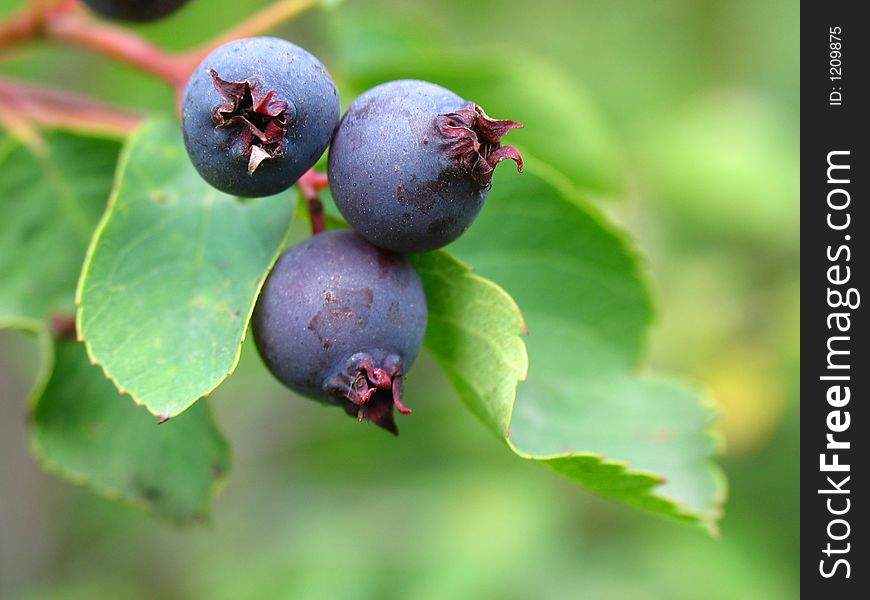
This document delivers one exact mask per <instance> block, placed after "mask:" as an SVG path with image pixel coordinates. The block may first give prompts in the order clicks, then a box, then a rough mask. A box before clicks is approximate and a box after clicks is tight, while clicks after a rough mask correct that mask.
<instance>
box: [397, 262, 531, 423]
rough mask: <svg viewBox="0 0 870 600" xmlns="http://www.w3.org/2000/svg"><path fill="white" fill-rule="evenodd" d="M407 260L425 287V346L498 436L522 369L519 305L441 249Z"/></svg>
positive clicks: (524, 362) (524, 363)
mask: <svg viewBox="0 0 870 600" xmlns="http://www.w3.org/2000/svg"><path fill="white" fill-rule="evenodd" d="M411 259H412V260H413V262H414V266H415V267H416V269H417V272H418V273H419V274H420V277H421V278H422V280H423V285H424V286H425V289H426V303H427V304H428V307H429V323H428V326H427V329H426V342H425V343H426V347H427V348H428V349H429V351H430V352H432V354H434V355H435V357H436V358H437V359H438V362H439V363H440V364H441V365H442V366H443V367H444V369H445V370H446V371H447V372H448V374H449V375H450V378H451V380H452V382H453V384H454V385H455V386H456V387H457V389H459V390H460V392H462V394H461V395H462V398H463V399H464V400H465V401H466V403H467V404H468V407H469V408H470V409H471V410H472V412H474V413H475V414H476V415H477V416H478V417H480V419H481V420H482V421H483V422H484V423H485V424H486V425H487V426H488V427H489V428H490V429H491V430H492V431H493V432H494V433H495V434H496V435H501V436H504V435H505V434H506V433H507V431H508V428H509V426H510V420H511V412H512V411H513V402H514V395H515V393H516V386H517V382H519V381H521V380H523V379H525V377H526V371H527V370H528V358H527V356H526V347H525V345H524V344H523V340H522V338H520V334H521V333H522V332H523V331H524V329H525V324H524V323H523V317H522V314H520V309H519V308H518V307H517V305H516V303H514V301H513V299H512V298H511V297H510V296H508V294H507V293H506V292H505V291H504V290H502V289H501V288H500V287H498V286H497V285H495V284H494V283H492V282H491V281H488V280H486V279H484V278H482V277H479V276H477V275H475V274H474V273H472V272H471V271H470V269H469V268H468V267H467V266H465V265H463V264H462V263H461V262H459V261H458V260H456V259H455V258H454V257H452V256H451V255H449V254H448V253H446V252H432V253H429V254H416V255H412V257H411ZM481 357H485V360H480V359H481Z"/></svg>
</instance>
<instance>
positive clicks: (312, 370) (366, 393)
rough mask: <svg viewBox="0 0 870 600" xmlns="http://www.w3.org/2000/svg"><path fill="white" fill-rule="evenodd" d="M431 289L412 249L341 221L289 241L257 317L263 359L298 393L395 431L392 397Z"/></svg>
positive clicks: (397, 400) (413, 352)
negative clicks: (340, 226)
mask: <svg viewBox="0 0 870 600" xmlns="http://www.w3.org/2000/svg"><path fill="white" fill-rule="evenodd" d="M427 315H428V313H427V309H426V298H425V296H424V294H423V286H422V283H421V282H420V277H419V275H417V272H416V271H415V270H414V267H413V266H412V265H411V263H409V262H408V260H407V259H406V258H404V257H403V256H400V255H398V254H394V253H392V252H389V251H387V250H383V249H381V248H377V247H376V246H373V245H371V244H369V243H368V242H367V241H366V240H365V239H363V238H362V237H361V236H359V235H358V234H357V233H355V232H353V231H351V230H349V229H345V230H340V231H327V232H324V233H320V234H317V235H315V236H313V237H311V238H308V239H307V240H306V241H304V242H302V243H301V244H299V245H297V246H294V247H293V248H291V249H290V250H287V251H286V252H285V253H284V254H283V255H282V256H281V258H279V259H278V262H277V263H276V264H275V267H274V268H273V269H272V272H271V273H270V274H269V277H268V279H267V280H266V283H265V285H264V286H263V290H262V292H261V293H260V297H259V299H258V300H257V306H256V308H255V309H254V315H253V319H252V327H253V332H254V341H255V342H256V345H257V349H258V350H259V352H260V356H261V357H262V358H263V361H264V362H265V363H266V366H267V367H268V368H269V370H270V371H271V372H272V374H274V375H275V377H277V378H278V379H279V380H280V381H281V382H282V383H284V384H285V385H286V386H288V387H290V388H291V389H293V390H295V391H297V392H299V393H300V394H302V395H304V396H307V397H309V398H312V399H314V400H318V401H320V402H324V403H327V404H336V405H339V406H342V407H343V408H344V409H345V411H346V412H347V413H348V414H349V415H351V416H353V417H356V418H358V419H359V420H360V421H362V420H364V419H368V420H369V421H372V422H373V423H375V424H377V425H379V426H380V427H383V428H384V429H386V430H388V431H390V432H392V433H394V434H398V429H397V428H396V423H395V420H394V419H393V406H395V407H396V408H397V409H398V410H399V412H401V413H403V414H407V413H410V412H411V411H410V410H408V409H407V408H406V407H405V406H404V404H402V380H403V378H404V376H405V373H407V371H408V369H409V368H410V367H411V365H412V364H413V362H414V360H415V359H416V358H417V354H418V353H419V352H420V346H421V344H422V343H423V334H424V333H425V331H426V319H427Z"/></svg>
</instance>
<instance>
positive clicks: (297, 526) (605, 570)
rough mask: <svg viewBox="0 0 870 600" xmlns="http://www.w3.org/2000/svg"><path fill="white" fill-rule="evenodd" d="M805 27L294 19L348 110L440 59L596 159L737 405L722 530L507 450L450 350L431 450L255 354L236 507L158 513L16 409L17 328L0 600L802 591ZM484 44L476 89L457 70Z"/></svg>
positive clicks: (601, 186) (591, 19)
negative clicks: (197, 520) (33, 431)
mask: <svg viewBox="0 0 870 600" xmlns="http://www.w3.org/2000/svg"><path fill="white" fill-rule="evenodd" d="M266 3H267V0H250V1H249V2H244V3H240V2H231V1H230V0H193V1H192V2H191V4H190V6H189V7H188V8H187V9H185V10H184V11H183V12H182V13H181V14H179V15H178V16H177V17H176V18H173V19H171V20H169V21H167V22H163V23H159V24H155V25H150V26H143V27H140V28H139V30H140V31H141V32H142V33H143V34H145V35H148V36H150V37H152V38H153V39H154V40H156V41H158V42H159V43H161V44H164V45H166V46H168V47H171V48H176V49H182V48H186V47H189V46H191V45H194V44H196V43H198V42H201V41H203V40H205V39H207V38H208V37H210V36H211V35H212V34H214V32H216V31H219V30H221V29H224V28H225V27H226V26H228V25H230V24H232V23H233V22H234V21H236V20H238V19H239V18H240V17H241V16H243V15H244V14H245V13H247V12H248V11H250V10H251V7H252V6H260V5H264V4H266ZM18 4H20V2H19V1H18V0H0V14H4V13H8V12H9V11H10V10H11V9H12V8H14V6H17V5H18ZM798 24H799V4H798V2H796V1H794V0H774V1H772V2H767V3H756V2H750V1H749V0H734V1H726V0H701V1H696V0H663V1H662V2H636V1H631V0H614V1H612V2H608V3H599V2H589V1H585V0H584V1H580V2H569V1H560V0H539V1H538V2H535V3H534V5H529V4H528V3H523V2H519V1H518V0H482V1H478V2H474V3H470V2H467V1H463V0H439V1H438V2H435V1H434V0H431V1H429V0H427V1H423V0H421V1H419V2H408V3H401V4H399V3H395V2H387V1H386V0H370V1H365V2H364V1H363V0H347V1H346V2H344V3H343V4H341V5H340V6H338V7H336V8H335V9H332V10H329V11H323V12H313V13H309V14H306V15H304V16H302V17H300V18H299V19H298V20H297V21H295V22H294V23H292V24H290V25H288V26H286V27H284V28H282V29H281V30H280V31H279V32H278V33H279V34H280V35H284V36H286V37H288V38H289V39H292V40H293V41H296V42H297V43H299V44H301V45H303V46H305V47H307V48H309V49H310V50H312V51H313V52H315V53H316V54H317V55H318V56H320V57H321V58H322V59H323V60H324V62H325V63H326V64H327V66H328V67H329V68H330V70H331V71H332V72H333V74H334V75H336V77H337V79H338V80H339V87H340V89H341V90H342V91H343V98H342V100H343V103H344V104H345V105H346V104H347V103H348V102H349V101H350V100H351V99H352V94H351V93H350V90H355V91H361V89H360V87H361V86H364V85H368V84H369V83H370V82H374V81H375V79H376V78H378V77H381V76H384V77H386V76H389V77H395V76H403V77H425V76H429V75H428V74H430V73H433V74H442V75H443V76H444V77H445V78H449V81H444V83H449V85H452V86H454V88H455V91H456V92H457V93H459V94H461V95H465V96H469V97H470V96H471V95H472V94H479V95H481V96H484V95H485V96H486V99H484V97H480V98H475V99H476V100H478V101H480V102H481V103H482V104H483V105H484V106H485V107H486V108H487V110H488V111H489V112H490V114H492V115H494V116H496V117H507V118H514V119H517V120H520V121H524V120H525V121H526V122H527V126H528V128H527V129H526V130H525V131H521V132H518V133H517V136H518V138H519V137H523V136H525V138H524V139H522V140H521V141H519V142H518V143H521V144H526V145H536V146H537V148H538V149H540V150H538V149H536V150H535V152H533V154H541V153H545V152H548V151H549V152H553V153H554V155H558V154H559V153H561V152H566V151H569V150H566V149H570V148H573V147H575V144H576V148H577V149H578V150H577V151H578V153H585V156H587V157H588V161H589V162H588V163H584V165H581V167H579V168H578V170H577V171H576V172H572V173H571V175H572V177H571V180H572V182H573V184H574V185H576V186H577V188H578V189H580V190H582V191H583V192H585V193H587V194H588V195H590V196H593V197H594V198H598V199H600V200H601V202H602V207H603V208H604V210H606V211H607V213H608V214H609V215H610V216H611V217H613V218H615V219H617V220H618V221H619V222H620V223H622V224H623V225H624V226H625V227H627V228H628V229H630V230H631V231H632V233H633V234H635V235H636V236H638V237H639V239H640V243H641V245H642V247H643V250H644V252H645V253H646V254H647V256H648V257H649V268H650V270H651V271H652V279H653V281H655V285H656V288H657V289H658V296H659V298H658V313H659V315H660V321H659V323H658V325H657V327H656V328H655V329H654V332H653V334H652V336H651V338H650V346H651V349H652V358H651V361H650V362H651V363H652V365H653V366H656V367H664V368H667V369H669V370H674V371H677V372H682V373H690V374H691V375H693V376H694V377H695V378H696V379H697V380H698V381H700V382H703V383H704V384H705V385H707V386H709V387H710V388H711V391H712V393H713V395H714V397H715V398H716V400H717V401H718V402H719V404H720V410H721V411H722V413H723V414H724V416H725V419H724V420H723V423H722V426H723V434H724V438H725V442H726V447H727V452H728V454H727V456H726V462H725V469H726V472H727V474H728V477H729V481H730V486H731V491H730V498H731V499H730V502H729V505H728V512H727V514H726V517H725V519H724V520H723V521H722V523H721V529H722V538H721V540H718V541H716V540H710V539H706V538H705V537H704V536H703V535H701V534H699V533H697V532H696V531H695V530H692V529H689V528H680V527H676V526H674V525H673V524H672V523H670V522H664V521H658V520H655V519H653V518H650V517H648V516H646V515H643V514H640V513H636V512H634V511H632V510H630V509H627V508H624V507H622V506H619V505H615V504H613V503H610V502H605V501H601V500H600V499H598V498H596V497H594V496H591V495H590V494H588V493H586V492H583V491H582V490H579V489H577V488H576V487H575V486H574V485H572V484H571V483H570V482H567V481H562V480H559V479H555V478H553V477H551V476H550V475H549V474H548V473H546V472H544V471H543V470H540V469H535V468H533V467H531V466H525V465H524V464H523V463H522V462H521V461H517V460H516V459H514V458H513V457H511V456H510V455H507V454H506V453H504V452H503V450H502V448H501V447H500V445H499V444H498V443H497V442H496V441H495V440H494V439H492V437H491V436H489V435H488V434H487V432H486V431H484V430H483V429H482V428H480V427H479V425H478V423H477V422H475V420H474V418H473V417H472V416H471V415H469V414H468V413H467V411H464V410H462V409H461V406H460V400H459V399H458V398H456V397H454V395H453V394H452V392H450V391H449V386H448V384H447V381H446V379H445V377H444V375H443V374H442V373H441V371H440V370H439V368H438V367H437V366H436V365H435V364H434V362H432V361H431V359H428V358H426V357H424V358H423V359H422V361H421V362H420V363H419V364H418V365H417V366H416V368H415V372H414V377H413V378H412V379H410V380H409V382H408V390H407V394H408V397H414V398H417V399H418V400H417V401H416V402H415V403H414V406H413V408H414V418H413V419H406V420H405V421H404V422H403V430H402V440H408V439H410V440H413V441H414V442H413V443H402V442H401V441H400V442H399V443H396V441H395V440H392V439H387V437H386V436H378V435H371V433H372V432H371V431H369V430H367V429H366V428H362V427H359V426H358V424H356V423H354V422H353V421H352V420H350V419H341V418H337V415H336V414H335V413H334V412H333V411H329V410H327V409H323V408H321V407H319V406H316V405H314V404H313V403H308V402H300V401H296V400H294V399H292V398H288V397H287V396H288V394H287V393H286V392H285V390H283V389H282V388H281V387H280V386H278V385H277V384H276V383H274V382H273V381H271V380H270V379H269V378H268V377H266V376H265V375H264V372H263V369H262V366H261V365H260V363H259V360H258V359H257V358H256V356H253V355H251V354H250V349H248V350H247V351H246V353H245V354H244V355H243V358H242V363H241V364H240V367H239V370H238V372H237V374H236V375H235V376H234V377H233V378H231V379H230V380H229V381H228V382H227V384H226V385H225V386H224V387H222V388H221V389H220V390H219V391H218V392H217V393H215V394H214V396H213V405H214V408H215V412H216V413H217V417H218V420H219V421H220V422H221V423H222V425H223V427H224V428H225V430H226V433H227V437H228V438H229V439H230V441H231V443H232V445H233V448H234V454H235V456H234V461H233V462H234V475H233V478H232V479H231V480H230V482H229V484H228V485H227V487H226V489H225V490H224V492H223V494H222V495H221V496H219V497H218V499H217V501H216V503H215V507H214V523H215V525H214V526H213V527H212V528H199V529H193V530H187V531H175V530H171V529H166V528H159V527H155V526H154V523H153V521H150V520H149V519H148V518H147V517H145V516H143V515H140V514H138V513H135V512H133V511H130V510H128V509H126V508H125V507H123V506H119V505H115V504H111V503H109V502H106V501H102V500H95V499H94V497H93V496H91V495H90V494H88V493H87V492H86V491H84V490H81V489H79V488H75V487H71V486H67V485H65V484H63V483H62V482H58V481H56V480H53V479H51V478H48V477H46V476H44V475H43V474H41V473H40V472H39V471H38V470H37V468H36V467H35V465H34V463H33V462H32V460H31V459H30V458H29V457H28V456H27V450H26V449H27V442H26V439H25V435H24V431H23V430H22V428H21V425H20V424H21V422H22V415H23V414H24V411H25V401H24V398H25V397H26V395H27V387H28V385H29V382H31V381H32V380H33V379H35V365H36V364H37V360H36V355H35V353H36V350H35V344H33V342H30V345H28V343H27V342H26V340H22V339H21V338H20V336H19V335H18V334H12V333H0V597H3V598H4V599H5V598H7V597H9V598H14V599H18V598H27V599H31V598H34V599H35V598H61V599H66V598H95V597H107V598H121V599H124V598H153V597H161V598H170V599H172V598H200V597H209V598H239V597H268V598H295V597H340V598H409V597H412V598H439V599H440V598H481V597H493V596H500V597H503V598H508V599H510V598H528V597H542V598H576V597H590V598H603V599H609V598H613V599H619V600H623V599H626V600H632V599H635V598H637V599H646V598H656V599H658V598H668V599H683V598H685V599H686V600H690V599H691V600H694V599H696V598H705V599H707V598H709V599H717V598H722V599H731V598H735V597H748V598H765V599H768V598H770V599H776V598H794V597H796V596H797V595H798V589H799V588H798V567H797V553H798V548H799V542H798V533H799V529H798V522H799V504H798V500H797V486H798V481H799V479H798V463H797V460H796V459H795V457H796V456H797V448H798V425H799V420H798V416H797V405H798V389H797V386H796V383H794V382H796V380H797V374H798V364H799V361H798V359H799V354H798V347H799V343H798V342H799V333H798V328H799V320H798V306H799V305H798V289H799V278H798V265H799V261H798V250H799V249H798V237H797V233H796V225H797V219H798V209H797V188H796V182H797V166H798V158H799V137H798V123H799V107H800V102H799V95H798V84H799V59H798V44H799V36H798ZM179 31H183V32H184V35H179V34H178V32H179ZM367 57H377V64H376V65H375V64H372V63H371V62H370V60H371V61H373V60H375V59H369V58H367ZM442 57H446V58H445V59H444V62H443V63H442ZM4 59H5V60H4V62H2V63H0V75H14V76H18V77H22V78H25V79H28V80H47V81H50V82H52V83H54V84H56V85H61V86H63V87H67V88H71V89H80V90H83V91H87V92H91V93H94V94H96V95H100V96H102V97H105V98H107V99H110V100H113V101H116V102H119V103H123V104H125V105H128V106H131V107H134V108H135V107H138V108H144V109H148V110H158V111H163V112H167V113H168V112H170V111H172V109H173V99H172V94H171V92H170V91H169V90H167V89H166V88H165V87H164V86H163V85H162V84H160V83H159V82H155V81H153V80H151V79H149V78H147V77H145V76H142V75H140V74H138V73H135V72H134V71H132V70H131V69H129V68H127V67H124V66H118V65H114V64H110V63H107V62H105V61H102V60H99V59H95V58H93V57H92V56H90V55H88V54H87V53H86V52H83V51H77V50H70V49H68V48H64V47H59V46H55V45H49V46H45V47H37V46H32V47H29V48H26V49H24V50H22V51H20V52H16V53H15V54H14V55H12V56H8V57H4ZM463 61H465V62H467V64H468V65H469V69H471V70H472V72H474V71H475V70H478V72H481V73H482V75H481V78H480V79H479V80H478V79H475V80H466V81H463V80H462V79H461V78H460V77H459V76H458V75H457V76H456V78H453V77H450V73H449V72H448V71H449V68H450V65H452V64H456V63H457V62H463ZM512 63H513V64H515V65H517V69H518V71H519V72H516V73H513V72H510V71H509V70H506V69H505V67H503V66H501V65H504V64H512ZM494 64H498V65H499V66H498V67H489V65H494ZM535 65H540V72H538V70H537V67H536V66H535ZM492 69H494V71H493V70H492ZM486 73H495V74H496V75H492V77H493V78H497V79H498V81H493V80H488V79H487V77H486V76H485V75H486ZM431 76H432V77H436V76H439V77H440V76H441V75H431ZM502 77H506V79H502ZM487 81H492V84H491V85H492V86H494V87H493V90H494V91H493V92H492V94H491V95H492V98H490V97H489V95H488V92H487V88H488V86H489V85H490V84H488V83H487ZM550 86H552V89H551V88H550ZM523 87H527V88H529V89H517V88H523ZM345 90H347V91H345ZM509 92H512V94H511V95H510V97H509V98H507V99H505V100H504V101H502V100H501V98H502V97H503V96H504V95H505V94H508V93H509ZM550 93H553V94H555V95H557V96H558V97H557V98H553V99H551V98H548V97H547V96H548V94H550ZM566 98H568V99H567V100H566ZM502 102H503V104H502ZM514 102H526V103H530V104H532V105H533V106H529V107H528V108H525V107H523V106H516V105H515V104H513V103H514ZM575 107H576V111H577V113H576V114H574V110H575ZM566 112H567V113H568V114H565V113H566ZM548 117H549V118H551V119H552V124H551V123H546V120H547V118H548ZM532 123H535V124H537V123H542V125H541V127H542V128H545V129H544V130H545V131H548V132H552V133H550V134H549V135H552V136H554V137H556V139H554V140H552V148H550V149H548V148H546V146H547V145H548V141H549V140H548V139H546V138H544V139H538V140H534V138H535V137H536V136H537V135H539V134H537V133H532V131H533V130H532V127H531V124H532ZM579 123H582V124H583V126H582V127H581V126H579V125H578V124H579ZM575 126H576V127H577V130H576V133H574V131H575V129H574V127H575ZM583 127H588V130H587V131H586V132H585V136H584V131H583ZM561 132H564V135H565V137H568V138H569V139H564V137H560V136H559V134H560V133H561ZM576 136H580V138H581V139H573V138H574V137H576ZM554 162H555V161H554ZM587 165H596V167H595V168H592V167H591V166H590V167H589V168H588V169H587V168H586V166H587ZM596 174H598V176H597V177H595V175H596ZM2 201H7V198H0V202H2ZM529 206H530V210H533V208H534V198H530V199H529ZM434 398H438V399H439V402H438V403H435V402H434V401H428V400H434ZM349 456H353V457H354V460H353V461H349V460H348V457H349ZM360 456H363V457H365V458H366V464H367V465H368V466H367V467H366V468H364V469H361V468H360V467H359V460H358V457H360ZM469 456H473V457H474V458H473V460H469V458H468V457H469Z"/></svg>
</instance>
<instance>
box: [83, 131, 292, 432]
mask: <svg viewBox="0 0 870 600" xmlns="http://www.w3.org/2000/svg"><path fill="white" fill-rule="evenodd" d="M165 122H166V119H154V120H151V121H148V122H146V123H145V124H143V125H142V126H141V127H139V129H137V130H136V131H135V132H134V133H133V134H131V135H130V137H129V138H128V139H127V141H126V142H125V144H124V147H123V148H122V149H121V154H120V156H119V158H118V165H117V167H116V169H115V177H114V181H113V183H112V192H111V194H110V196H109V201H108V203H107V204H106V210H105V212H103V215H102V217H100V221H99V223H98V224H97V227H96V229H95V230H94V235H93V237H91V241H90V243H89V244H88V249H87V252H86V253H85V260H84V263H83V265H82V270H81V273H80V274H79V279H78V283H77V284H76V297H75V303H76V335H77V336H78V339H79V341H82V342H84V344H85V349H86V350H87V354H88V359H89V360H90V361H91V362H92V363H93V364H95V365H99V366H100V368H101V369H102V371H103V374H104V375H105V376H106V378H107V379H108V380H109V381H111V382H112V384H113V385H114V386H115V387H116V388H117V389H118V391H119V392H120V393H122V394H126V395H129V396H130V398H131V399H132V400H133V402H134V403H135V404H136V406H144V407H145V408H146V409H147V410H148V412H150V413H151V414H152V415H154V416H155V417H157V418H158V419H167V418H168V419H171V418H174V417H177V416H178V415H180V414H181V413H183V412H184V411H186V410H187V409H188V408H190V407H191V406H193V405H194V404H195V403H196V402H197V401H198V400H200V399H201V398H205V397H208V396H209V395H210V394H211V393H212V392H213V391H215V390H216V389H217V388H218V387H220V385H221V384H222V383H223V382H224V381H226V380H227V378H228V377H230V375H232V374H233V373H234V372H235V370H236V367H238V365H239V361H240V360H241V357H242V344H244V342H245V339H246V338H247V333H248V323H250V321H251V316H252V315H253V314H254V307H255V305H256V301H257V298H258V297H259V296H260V292H261V291H262V289H263V286H264V285H265V283H266V276H267V275H268V274H269V272H270V271H271V270H272V267H273V266H274V265H275V262H276V261H277V260H278V258H279V257H280V255H281V251H282V249H283V247H284V246H285V244H286V243H287V239H288V236H289V235H290V228H291V225H292V221H293V219H294V218H295V215H291V217H290V221H291V223H290V224H288V227H287V230H286V231H285V232H284V236H283V237H282V239H281V242H280V243H279V244H278V247H277V250H276V252H275V255H274V256H273V257H272V260H271V261H270V262H269V266H268V268H267V269H266V271H265V272H264V273H263V276H262V277H260V278H259V280H258V281H257V286H256V290H255V293H254V297H253V301H252V302H251V304H250V306H249V308H248V310H247V312H246V314H245V327H244V329H243V330H242V337H241V339H240V340H239V344H238V346H237V348H236V353H235V356H234V357H233V362H232V365H231V366H230V368H229V369H228V370H227V373H226V374H225V375H223V376H222V377H220V378H219V379H218V380H217V381H216V382H215V383H214V385H212V386H211V387H210V388H208V389H207V390H206V391H205V392H203V393H202V394H201V395H199V396H197V397H196V398H194V399H193V400H191V401H190V402H188V403H187V404H185V405H184V406H183V407H182V408H180V409H178V410H176V411H175V412H172V413H170V414H168V415H167V414H164V413H160V412H159V411H155V410H154V409H152V408H151V407H150V406H148V404H147V403H145V402H144V401H142V400H140V399H139V398H138V397H137V396H136V394H134V393H133V392H131V391H128V390H125V388H124V387H123V386H122V385H120V383H119V382H118V380H117V379H116V378H115V376H114V375H113V374H112V373H111V372H110V371H109V369H108V367H106V366H105V365H104V364H103V363H102V362H100V361H99V359H97V357H96V355H95V354H94V352H93V348H92V347H91V343H90V342H89V341H88V340H87V338H86V337H85V336H84V335H83V334H82V312H83V307H82V294H83V293H84V286H85V280H86V279H87V276H88V273H89V272H90V266H91V262H92V261H93V256H94V252H95V251H96V247H97V245H98V243H99V241H100V239H101V238H102V236H103V231H104V230H105V228H106V226H107V225H108V223H109V220H110V218H111V216H112V214H113V212H114V208H115V202H116V200H117V197H118V193H119V191H120V187H121V174H122V173H123V172H124V170H125V169H126V167H127V163H128V161H129V159H130V154H131V152H132V150H131V148H132V147H133V145H134V142H135V141H136V140H137V139H138V138H139V137H141V136H142V135H144V134H145V132H146V131H147V130H148V129H150V128H152V127H157V126H158V125H159V124H161V123H165ZM288 196H289V197H292V198H293V200H292V201H293V202H297V199H296V196H295V195H293V194H288ZM292 212H294V213H295V211H292ZM121 390H125V391H124V392H121Z"/></svg>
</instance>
